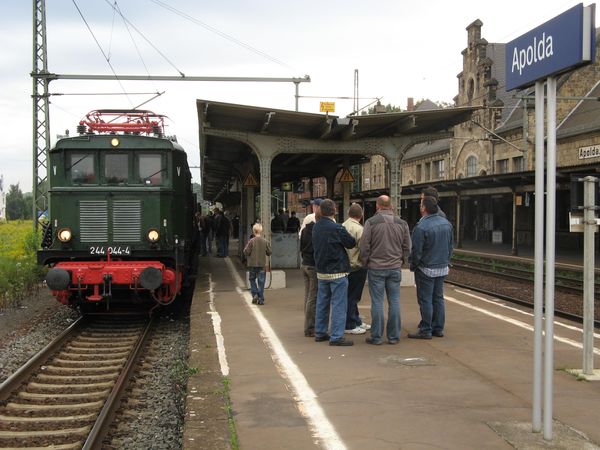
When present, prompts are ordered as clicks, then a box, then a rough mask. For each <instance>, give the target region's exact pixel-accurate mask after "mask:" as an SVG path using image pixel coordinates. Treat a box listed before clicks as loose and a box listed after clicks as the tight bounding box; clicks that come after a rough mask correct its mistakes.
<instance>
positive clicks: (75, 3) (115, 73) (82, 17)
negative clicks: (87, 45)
mask: <svg viewBox="0 0 600 450" xmlns="http://www.w3.org/2000/svg"><path fill="white" fill-rule="evenodd" d="M71 1H72V2H73V5H75V9H77V12H78V13H79V15H80V16H81V19H82V20H83V23H85V26H86V27H87V29H88V31H89V32H90V34H91V35H92V38H93V39H94V42H95V43H96V45H97V46H98V49H99V50H100V52H101V53H102V56H104V59H105V60H106V63H107V64H108V67H110V70H111V72H112V73H113V75H114V76H115V78H116V79H117V82H118V83H119V86H121V89H122V90H123V92H124V93H125V96H126V97H127V100H129V103H131V105H132V106H133V103H132V102H131V99H130V98H129V97H128V96H127V91H126V90H125V87H124V86H123V83H121V80H119V76H118V75H117V72H116V71H115V69H114V67H113V66H112V64H111V63H110V59H109V58H108V56H107V55H106V53H104V50H103V49H102V46H101V45H100V42H98V39H96V35H95V34H94V31H93V30H92V28H91V27H90V25H89V24H88V22H87V20H86V19H85V17H84V15H83V13H82V12H81V9H79V5H77V2H76V1H75V0H71Z"/></svg>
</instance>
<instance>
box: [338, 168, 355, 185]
mask: <svg viewBox="0 0 600 450" xmlns="http://www.w3.org/2000/svg"><path fill="white" fill-rule="evenodd" d="M340 183H354V177H353V176H352V173H351V172H350V171H349V170H348V169H346V168H344V169H342V174H341V175H340Z"/></svg>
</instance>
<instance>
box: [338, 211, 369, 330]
mask: <svg viewBox="0 0 600 450" xmlns="http://www.w3.org/2000/svg"><path fill="white" fill-rule="evenodd" d="M362 217H363V209H362V208H361V206H360V205H359V204H358V203H352V204H351V205H350V208H349V209H348V220H346V221H345V222H344V223H343V224H342V226H343V227H344V228H345V229H346V230H348V233H350V235H351V236H352V237H353V238H354V239H356V247H354V248H349V249H346V252H347V253H348V258H349V259H350V273H349V274H348V309H347V310H346V331H345V333H347V334H365V333H366V332H367V330H368V329H370V328H371V326H370V325H368V324H366V323H363V321H362V320H361V318H360V315H359V314H358V302H360V298H361V296H362V291H363V288H364V286H365V281H366V280H367V269H366V268H365V267H363V266H362V264H361V262H360V248H359V245H360V239H361V237H362V234H363V226H362V224H361V223H360V221H361V219H362Z"/></svg>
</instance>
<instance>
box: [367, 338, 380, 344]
mask: <svg viewBox="0 0 600 450" xmlns="http://www.w3.org/2000/svg"><path fill="white" fill-rule="evenodd" d="M365 342H366V343H367V344H371V345H381V344H383V341H382V340H381V339H374V338H372V337H368V338H366V339H365Z"/></svg>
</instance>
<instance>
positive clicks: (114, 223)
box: [79, 200, 142, 243]
mask: <svg viewBox="0 0 600 450" xmlns="http://www.w3.org/2000/svg"><path fill="white" fill-rule="evenodd" d="M111 203H112V205H111V206H112V208H111V209H112V214H111V216H110V218H111V224H110V225H111V228H112V242H139V241H140V239H141V238H140V236H141V228H142V227H141V223H142V202H141V201H140V200H115V201H113V202H111ZM108 207H109V203H108V202H107V201H106V200H81V201H80V202H79V225H80V232H81V242H89V243H103V242H108V241H109V237H108V231H109V220H108V219H109V210H108Z"/></svg>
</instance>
